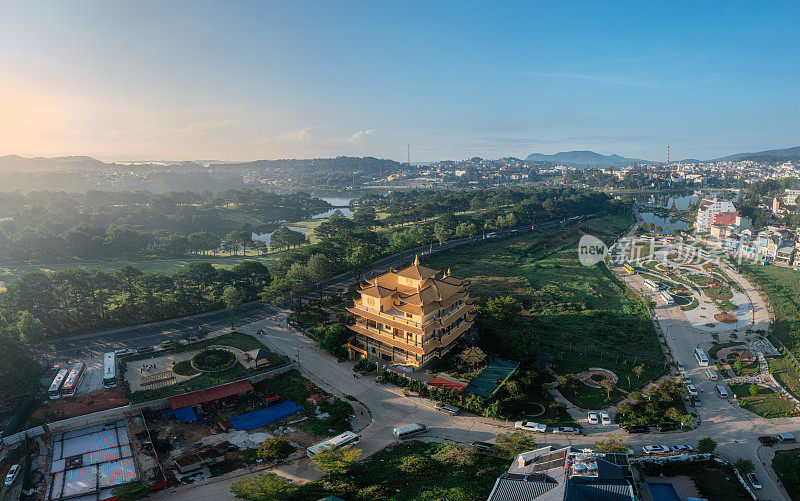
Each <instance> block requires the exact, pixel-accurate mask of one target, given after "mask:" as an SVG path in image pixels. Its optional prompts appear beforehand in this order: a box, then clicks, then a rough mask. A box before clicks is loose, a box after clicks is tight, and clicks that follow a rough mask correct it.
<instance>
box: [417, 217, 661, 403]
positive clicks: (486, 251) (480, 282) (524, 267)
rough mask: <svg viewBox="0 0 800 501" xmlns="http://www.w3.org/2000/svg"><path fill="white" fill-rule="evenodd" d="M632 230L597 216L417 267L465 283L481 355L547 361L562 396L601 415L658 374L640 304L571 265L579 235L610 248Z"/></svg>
mask: <svg viewBox="0 0 800 501" xmlns="http://www.w3.org/2000/svg"><path fill="white" fill-rule="evenodd" d="M631 224H632V220H631V218H630V217H629V216H627V215H612V216H606V217H602V218H598V219H595V220H592V221H587V222H584V223H582V224H581V225H579V226H573V227H566V228H556V229H552V230H547V231H537V232H531V233H522V234H519V235H516V236H511V237H508V238H504V239H502V240H496V241H489V242H486V241H481V242H478V243H475V244H471V245H467V246H464V247H461V248H459V249H458V250H457V251H450V252H443V253H440V254H437V255H436V256H433V257H430V258H428V259H427V260H426V261H425V264H426V266H431V267H434V268H440V269H448V268H449V269H450V270H451V272H452V273H453V274H454V275H456V276H465V277H469V278H470V280H471V282H472V285H471V291H472V294H473V295H477V296H480V298H481V300H482V304H483V305H484V306H482V308H483V310H482V313H483V314H482V315H480V316H479V317H478V318H479V320H478V324H477V327H478V330H479V332H480V341H479V344H480V346H481V347H482V348H483V349H484V350H485V351H486V352H487V353H492V354H495V355H497V356H500V357H503V358H507V359H512V360H519V361H521V362H523V364H524V365H525V364H530V363H534V362H546V363H548V365H549V366H550V367H552V369H553V373H554V375H555V377H552V376H551V377H552V379H554V381H553V382H555V383H558V384H559V386H560V388H559V389H560V390H562V393H563V394H564V396H565V397H567V398H568V399H569V400H570V401H572V402H573V403H575V404H576V405H578V406H579V407H582V408H602V407H605V406H608V405H610V404H612V403H614V402H616V401H618V400H620V399H621V398H623V397H624V396H625V394H626V393H627V392H629V391H633V390H638V389H641V388H642V387H644V386H645V385H646V384H647V383H648V382H649V381H652V380H654V379H657V378H658V377H660V376H661V375H663V374H664V373H666V366H665V361H664V357H663V354H662V352H661V348H660V346H659V343H658V340H657V337H656V334H655V331H654V329H653V326H652V323H651V321H650V318H649V315H648V312H647V307H646V305H645V304H644V303H643V302H642V301H641V299H639V298H638V296H637V295H636V294H635V293H634V292H633V291H631V290H630V289H628V288H627V287H626V286H625V285H624V284H622V283H621V282H620V281H619V280H618V279H617V278H616V277H614V275H613V274H612V273H611V272H610V271H608V269H607V268H606V267H605V266H604V265H602V264H597V265H595V266H591V267H586V266H583V265H581V263H580V262H579V261H578V255H577V246H578V240H579V239H580V237H581V236H582V235H584V234H591V235H594V236H596V237H598V238H600V239H601V240H603V241H605V242H609V243H610V242H613V241H615V240H616V239H617V238H618V237H619V236H620V235H622V234H624V233H625V232H626V231H627V230H628V229H629V228H630V225H631ZM586 371H589V372H586ZM605 371H608V372H607V373H606V372H605ZM583 373H585V374H583ZM606 374H610V375H613V376H610V375H606ZM582 375H583V376H586V377H584V381H585V382H581V380H580V376H582ZM617 375H620V376H617ZM587 383H588V384H587ZM534 398H535V397H534Z"/></svg>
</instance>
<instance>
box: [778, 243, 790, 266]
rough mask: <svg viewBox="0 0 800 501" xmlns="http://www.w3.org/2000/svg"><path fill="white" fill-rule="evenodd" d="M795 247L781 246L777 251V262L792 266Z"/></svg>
mask: <svg viewBox="0 0 800 501" xmlns="http://www.w3.org/2000/svg"><path fill="white" fill-rule="evenodd" d="M794 256H795V248H794V247H788V246H787V247H779V248H778V251H777V252H776V253H775V262H776V263H781V264H785V265H786V266H791V265H792V263H793V262H794Z"/></svg>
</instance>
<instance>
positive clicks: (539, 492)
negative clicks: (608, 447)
mask: <svg viewBox="0 0 800 501" xmlns="http://www.w3.org/2000/svg"><path fill="white" fill-rule="evenodd" d="M573 499H575V500H577V499H580V500H583V501H633V500H634V499H636V494H635V491H634V488H633V479H632V477H631V475H630V466H629V465H628V455H627V454H614V453H594V452H584V451H582V450H579V449H574V448H572V447H564V448H562V449H554V448H553V447H552V446H547V447H542V448H541V449H536V450H533V451H530V452H525V453H522V454H520V455H518V456H517V458H516V460H515V461H514V462H513V463H512V464H511V466H510V467H509V468H508V471H507V472H506V473H504V474H503V475H501V476H500V478H498V479H497V481H496V482H495V484H494V488H493V489H492V492H491V493H490V494H489V499H488V501H522V500H525V501H532V500H535V501H566V500H573Z"/></svg>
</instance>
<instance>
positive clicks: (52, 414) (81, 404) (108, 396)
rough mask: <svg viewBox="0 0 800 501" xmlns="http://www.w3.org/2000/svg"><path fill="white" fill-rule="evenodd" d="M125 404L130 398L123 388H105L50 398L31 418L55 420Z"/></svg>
mask: <svg viewBox="0 0 800 501" xmlns="http://www.w3.org/2000/svg"><path fill="white" fill-rule="evenodd" d="M124 405H128V399H127V398H125V392H124V391H122V388H119V387H117V388H104V389H102V390H97V391H93V392H91V393H87V394H86V395H82V396H80V397H77V398H69V399H67V398H61V399H59V400H48V401H47V402H45V404H44V405H43V406H42V407H39V408H38V409H36V410H35V411H33V414H31V419H34V420H38V419H43V418H46V419H47V420H48V421H51V420H52V421H55V420H59V419H67V418H72V417H76V416H83V415H85V414H91V413H92V412H98V411H104V410H106V409H113V408H115V407H122V406H124Z"/></svg>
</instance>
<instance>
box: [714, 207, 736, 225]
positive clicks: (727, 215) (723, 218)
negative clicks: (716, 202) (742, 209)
mask: <svg viewBox="0 0 800 501" xmlns="http://www.w3.org/2000/svg"><path fill="white" fill-rule="evenodd" d="M737 216H739V212H738V211H737V212H723V213H722V214H717V215H715V216H714V218H713V219H712V220H711V223H712V224H719V225H722V226H728V225H729V224H734V223H736V217H737Z"/></svg>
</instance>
